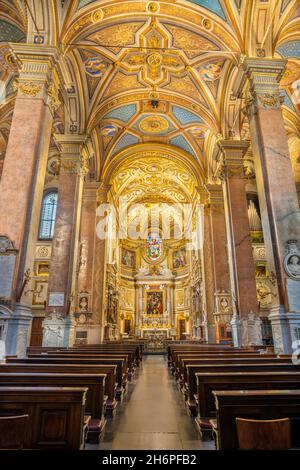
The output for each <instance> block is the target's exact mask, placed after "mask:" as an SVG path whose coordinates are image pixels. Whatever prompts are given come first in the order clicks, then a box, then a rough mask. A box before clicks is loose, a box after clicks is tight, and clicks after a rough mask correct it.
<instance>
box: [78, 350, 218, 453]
mask: <svg viewBox="0 0 300 470" xmlns="http://www.w3.org/2000/svg"><path fill="white" fill-rule="evenodd" d="M87 448H88V449H92V448H95V446H88V447H87ZM98 448H100V449H103V450H182V449H184V450H212V449H214V443H213V442H212V441H210V442H201V441H200V440H199V437H198V434H197V432H196V429H195V424H194V421H193V419H192V418H191V417H189V416H188V414H187V412H186V409H185V405H184V402H183V400H182V397H181V394H180V393H179V391H178V388H177V385H176V383H175V381H174V379H173V377H172V375H171V374H170V372H169V370H168V367H167V362H166V358H165V357H164V356H160V355H152V356H150V355H149V356H145V357H144V360H143V364H142V366H141V368H140V370H139V372H138V373H137V374H136V377H135V378H134V380H133V382H132V383H131V384H129V390H128V393H127V394H126V398H125V399H124V402H123V403H122V404H121V405H120V406H119V407H118V412H117V414H116V416H115V417H114V419H112V420H108V421H107V425H106V430H105V435H104V438H103V440H102V441H101V443H100V446H99V447H98Z"/></svg>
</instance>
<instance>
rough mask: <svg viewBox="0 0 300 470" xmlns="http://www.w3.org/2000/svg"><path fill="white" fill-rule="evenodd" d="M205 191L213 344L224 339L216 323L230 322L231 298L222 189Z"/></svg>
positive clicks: (208, 304)
mask: <svg viewBox="0 0 300 470" xmlns="http://www.w3.org/2000/svg"><path fill="white" fill-rule="evenodd" d="M206 191H207V192H206V204H205V209H204V250H203V256H204V273H205V291H206V311H207V327H208V340H209V342H213V341H215V340H217V341H218V340H219V339H221V338H220V336H219V335H220V332H219V331H218V328H217V324H216V322H218V323H219V324H222V325H225V324H226V323H229V322H230V319H231V316H232V295H231V285H230V275H229V272H230V271H229V264H228V253H227V233H226V220H225V207H224V199H223V190H222V186H221V185H213V184H208V185H206ZM204 201H205V199H204ZM222 299H223V301H222ZM224 299H226V300H225V301H224ZM224 302H226V308H225V307H224Z"/></svg>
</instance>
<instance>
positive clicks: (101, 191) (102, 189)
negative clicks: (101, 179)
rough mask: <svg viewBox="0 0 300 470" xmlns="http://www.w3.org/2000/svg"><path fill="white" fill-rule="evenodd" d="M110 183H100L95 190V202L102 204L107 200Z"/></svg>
mask: <svg viewBox="0 0 300 470" xmlns="http://www.w3.org/2000/svg"><path fill="white" fill-rule="evenodd" d="M110 188H111V184H104V183H101V184H100V186H99V187H98V191H97V202H98V203H100V204H104V203H106V202H107V197H108V193H109V191H110Z"/></svg>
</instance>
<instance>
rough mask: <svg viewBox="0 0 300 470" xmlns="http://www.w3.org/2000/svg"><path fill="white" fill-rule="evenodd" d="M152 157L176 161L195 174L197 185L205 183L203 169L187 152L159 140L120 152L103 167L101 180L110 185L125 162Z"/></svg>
mask: <svg viewBox="0 0 300 470" xmlns="http://www.w3.org/2000/svg"><path fill="white" fill-rule="evenodd" d="M151 157H159V158H163V159H167V160H170V161H173V162H176V163H177V164H178V165H180V167H181V168H182V167H183V168H185V169H186V170H187V171H188V172H189V173H190V174H191V175H192V176H193V179H194V182H195V186H201V185H202V184H203V178H204V173H203V169H201V168H200V166H199V164H197V162H196V161H195V160H194V159H193V158H192V157H191V156H190V155H189V154H188V153H187V152H185V151H184V150H182V149H179V148H178V147H174V146H171V145H167V144H160V143H157V142H147V143H142V144H137V145H133V146H131V147H129V148H126V149H124V150H122V151H121V152H119V153H118V154H117V155H115V156H114V157H113V158H112V159H111V160H110V161H109V162H107V164H106V166H105V167H104V168H103V171H102V175H101V176H102V177H101V181H102V182H103V184H104V185H109V184H111V181H112V178H113V176H114V174H116V173H117V172H118V171H119V169H120V168H121V167H122V166H123V165H124V163H126V162H129V161H134V160H135V159H136V158H139V159H147V158H148V159H149V158H151Z"/></svg>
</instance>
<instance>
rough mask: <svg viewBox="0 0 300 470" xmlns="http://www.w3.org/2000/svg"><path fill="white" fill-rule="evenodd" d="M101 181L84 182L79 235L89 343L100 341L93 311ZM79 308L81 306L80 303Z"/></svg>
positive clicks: (80, 283) (80, 284)
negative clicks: (98, 203) (97, 220)
mask: <svg viewBox="0 0 300 470" xmlns="http://www.w3.org/2000/svg"><path fill="white" fill-rule="evenodd" d="M98 186H99V183H96V182H87V183H84V188H83V196H82V207H81V224H80V236H79V269H78V284H77V292H78V296H79V297H80V296H81V295H83V296H86V297H87V298H88V310H87V311H88V314H89V315H90V316H91V317H90V320H89V324H88V343H90V344H96V343H99V341H100V326H99V324H97V322H96V320H95V318H94V316H93V315H92V313H93V265H94V249H95V237H96V229H95V227H96V210H97V189H98ZM78 310H79V311H80V307H79V305H78Z"/></svg>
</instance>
